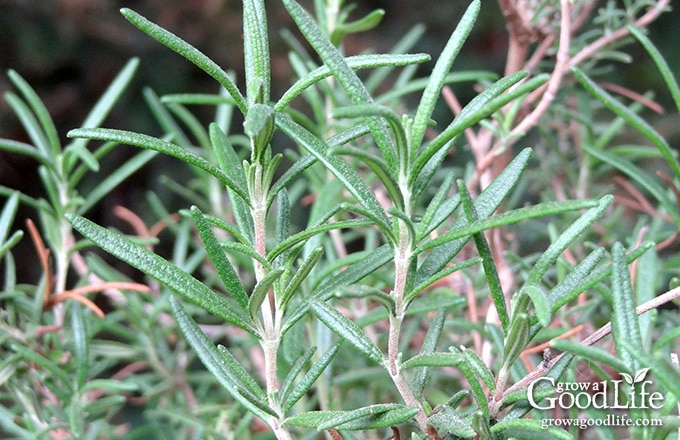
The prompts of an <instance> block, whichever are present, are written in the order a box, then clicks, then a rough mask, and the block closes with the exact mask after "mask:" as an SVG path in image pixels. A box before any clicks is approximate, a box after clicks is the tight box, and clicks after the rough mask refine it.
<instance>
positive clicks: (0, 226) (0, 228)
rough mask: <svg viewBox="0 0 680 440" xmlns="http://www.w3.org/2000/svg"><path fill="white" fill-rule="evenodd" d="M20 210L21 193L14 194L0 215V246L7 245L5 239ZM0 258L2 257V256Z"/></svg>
mask: <svg viewBox="0 0 680 440" xmlns="http://www.w3.org/2000/svg"><path fill="white" fill-rule="evenodd" d="M18 209H19V191H15V192H13V193H12V194H11V195H10V196H9V198H7V200H6V201H5V206H3V208H2V213H0V245H3V244H5V239H6V238H7V236H8V235H9V232H10V231H11V230H12V224H13V223H14V217H15V216H16V215H17V211H18ZM0 257H2V255H1V254H0Z"/></svg>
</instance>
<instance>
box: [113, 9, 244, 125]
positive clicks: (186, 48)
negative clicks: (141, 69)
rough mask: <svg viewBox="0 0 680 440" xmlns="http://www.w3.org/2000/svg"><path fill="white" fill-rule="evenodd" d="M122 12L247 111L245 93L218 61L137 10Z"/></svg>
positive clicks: (131, 21) (242, 110) (242, 109)
mask: <svg viewBox="0 0 680 440" xmlns="http://www.w3.org/2000/svg"><path fill="white" fill-rule="evenodd" d="M120 12H121V14H123V16H124V17H125V18H126V19H127V20H128V21H129V22H130V23H132V24H133V25H135V26H136V27H137V28H138V29H140V30H141V31H142V32H144V33H146V34H148V35H149V36H151V37H152V38H154V39H155V40H156V41H158V42H159V43H161V44H163V45H165V46H166V47H168V48H170V49H172V50H174V51H175V52H177V53H178V54H180V55H181V56H183V57H184V58H186V59H187V60H189V61H190V62H192V63H193V64H195V65H196V66H197V67H199V68H200V69H201V70H203V71H204V72H205V73H207V74H208V75H210V76H211V77H213V78H214V79H215V80H217V82H219V83H220V84H221V85H222V86H223V87H224V88H225V89H226V90H227V92H229V95H230V96H231V97H232V99H233V100H234V102H235V103H236V106H237V107H238V108H239V109H240V110H241V112H242V113H243V114H245V113H246V109H247V107H246V102H245V99H244V98H243V95H241V92H240V91H239V90H238V88H237V87H236V84H234V82H233V81H232V79H231V78H230V77H229V75H228V74H227V72H225V71H224V70H223V69H222V68H221V67H220V66H218V65H217V63H215V62H214V61H213V60H211V59H210V58H208V57H207V56H206V55H205V54H204V53H203V52H201V51H199V50H198V49H196V48H195V47H194V46H192V45H191V44H189V43H187V42H186V41H184V40H182V39H181V38H179V37H178V36H177V35H175V34H173V33H172V32H169V31H167V30H165V29H163V28H162V27H160V26H158V25H157V24H155V23H152V22H151V21H149V20H147V19H146V18H144V17H142V16H141V15H139V14H138V13H136V12H135V11H132V10H131V9H127V8H123V9H121V10H120Z"/></svg>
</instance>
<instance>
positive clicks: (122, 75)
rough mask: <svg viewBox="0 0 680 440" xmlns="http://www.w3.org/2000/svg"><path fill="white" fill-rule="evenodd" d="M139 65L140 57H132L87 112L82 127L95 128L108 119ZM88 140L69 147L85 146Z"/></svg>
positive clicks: (80, 140)
mask: <svg viewBox="0 0 680 440" xmlns="http://www.w3.org/2000/svg"><path fill="white" fill-rule="evenodd" d="M138 67H139V58H132V59H130V60H129V61H128V62H127V63H126V64H125V67H123V69H122V70H121V71H120V72H119V73H118V75H116V77H115V78H114V79H113V81H112V82H111V84H109V86H108V87H107V88H106V90H105V91H104V93H103V94H102V96H101V97H100V98H99V99H98V100H97V103H96V104H95V105H94V107H92V110H90V112H89V113H88V114H87V117H86V118H85V120H84V121H83V123H82V124H80V128H95V127H99V125H100V124H101V123H102V122H104V119H106V117H107V116H108V114H109V113H110V112H111V109H112V108H113V106H114V105H115V104H116V103H117V102H118V100H119V99H120V96H121V95H122V94H123V92H124V91H125V89H126V88H127V86H128V85H129V84H130V81H132V78H133V77H134V75H135V72H136V71H137V68H138ZM87 142H88V141H87V139H76V140H74V141H73V143H72V144H71V145H70V146H69V147H71V146H78V145H82V147H83V148H85V145H86V144H87Z"/></svg>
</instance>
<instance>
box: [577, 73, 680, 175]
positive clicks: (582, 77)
mask: <svg viewBox="0 0 680 440" xmlns="http://www.w3.org/2000/svg"><path fill="white" fill-rule="evenodd" d="M571 70H572V73H573V74H574V76H575V77H576V79H577V80H578V81H579V82H580V83H581V85H582V86H583V87H584V88H585V89H586V90H587V91H588V92H589V93H590V94H592V95H593V96H595V97H596V98H597V99H599V100H600V101H601V102H602V103H603V104H604V105H605V107H607V108H608V109H609V110H610V111H612V112H614V114H616V115H617V116H619V117H621V118H623V119H624V120H625V121H626V122H627V123H628V124H629V125H630V126H631V127H633V128H634V129H636V130H637V131H639V132H640V133H641V134H642V135H643V136H644V137H646V138H647V139H649V140H650V141H651V142H652V144H654V146H656V148H658V149H659V152H660V153H661V154H662V156H663V157H664V159H666V162H668V165H669V166H670V167H671V169H672V170H673V174H675V176H676V177H677V178H680V163H679V162H678V159H677V158H676V155H675V154H674V151H673V149H672V148H671V147H670V145H668V142H667V141H666V139H665V138H664V137H663V136H661V134H659V132H657V131H656V130H655V129H654V128H653V127H652V126H651V125H649V124H648V123H647V122H645V120H644V119H642V118H641V117H640V116H639V115H637V114H635V113H634V112H633V111H631V110H630V109H629V108H628V107H626V106H625V105H623V104H621V103H620V102H619V101H617V100H616V99H614V97H613V96H611V95H610V94H609V93H608V92H607V91H605V90H604V89H603V88H602V87H600V86H598V85H597V84H596V83H595V82H594V81H593V80H592V79H590V78H588V76H587V75H586V74H585V73H583V71H581V70H580V69H578V68H576V67H572V69H571Z"/></svg>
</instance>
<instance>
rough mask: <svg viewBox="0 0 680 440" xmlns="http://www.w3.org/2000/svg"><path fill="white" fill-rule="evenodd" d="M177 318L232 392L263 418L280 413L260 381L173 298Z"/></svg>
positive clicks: (191, 342)
mask: <svg viewBox="0 0 680 440" xmlns="http://www.w3.org/2000/svg"><path fill="white" fill-rule="evenodd" d="M170 305H171V306H172V312H173V314H174V315H175V319H176V320H177V323H178V324H179V327H180V329H181V330H182V333H183V334H184V337H185V338H187V341H188V342H189V344H190V345H191V346H192V347H193V349H194V350H195V351H196V354H197V355H198V358H199V359H200V360H201V362H202V363H203V365H204V366H205V367H206V368H207V369H208V371H210V372H211V373H212V375H213V376H215V378H216V379H217V380H218V382H219V383H220V385H222V386H223V387H224V388H225V389H226V390H227V392H229V394H231V395H232V397H234V399H236V400H237V401H238V402H239V403H241V404H242V405H243V406H245V407H246V408H248V409H249V410H250V411H252V412H253V413H254V414H256V415H257V416H259V417H261V418H262V419H263V420H268V419H269V416H275V417H276V416H277V415H276V412H275V411H274V410H272V409H271V408H269V406H268V405H267V404H266V403H265V402H266V394H265V393H264V391H262V389H261V388H260V387H259V386H258V385H257V382H256V381H255V380H254V379H253V378H252V377H251V376H250V375H249V374H248V373H247V372H246V370H245V369H244V368H243V367H242V366H241V365H239V364H238V363H237V361H236V359H234V358H233V357H232V356H231V355H230V354H229V353H228V351H227V350H226V348H222V349H221V350H220V349H218V348H217V347H216V346H215V344H213V342H212V341H211V340H210V339H209V338H208V336H206V334H205V333H203V331H202V330H201V329H200V328H199V326H198V324H196V322H194V320H193V319H191V317H190V316H189V315H188V314H187V312H186V311H185V310H184V307H182V305H181V304H180V302H179V300H177V299H176V298H174V297H171V298H170Z"/></svg>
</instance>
